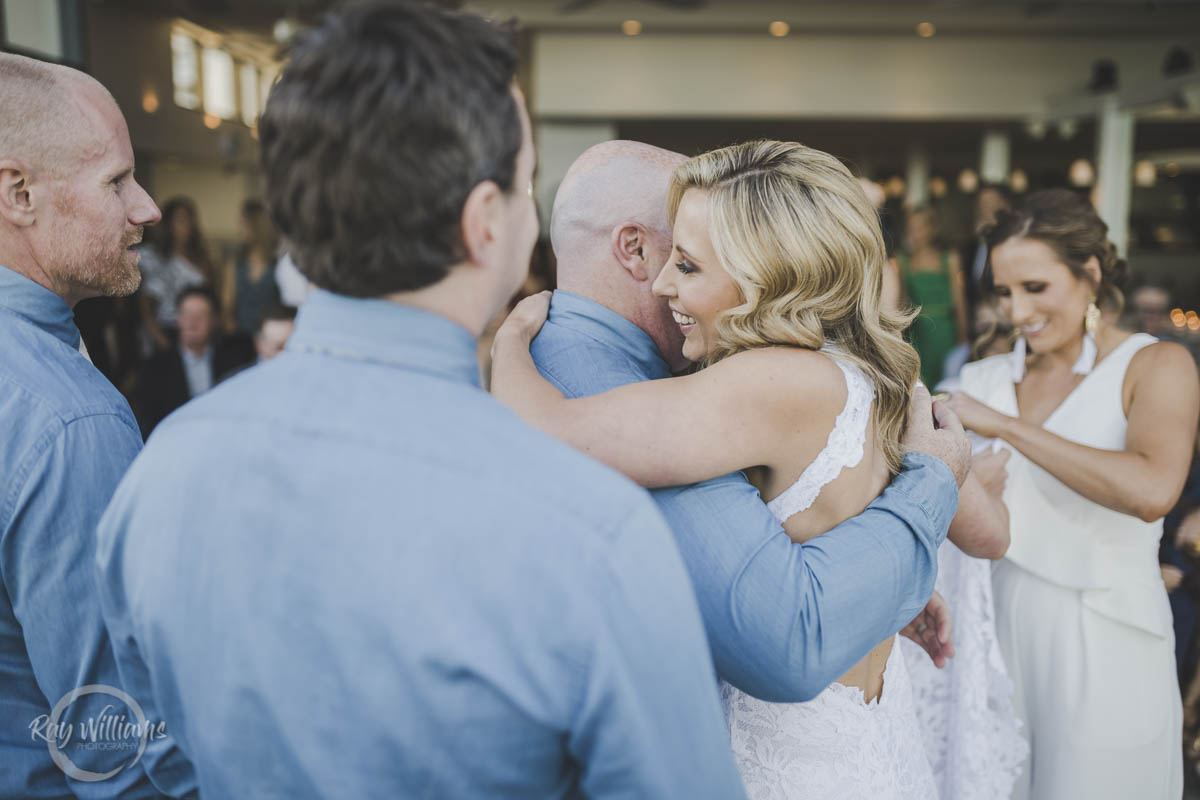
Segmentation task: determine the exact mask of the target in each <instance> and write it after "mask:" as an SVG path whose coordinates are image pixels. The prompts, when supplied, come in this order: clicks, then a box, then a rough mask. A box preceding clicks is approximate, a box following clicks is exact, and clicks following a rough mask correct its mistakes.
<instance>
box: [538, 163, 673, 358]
mask: <svg viewBox="0 0 1200 800" xmlns="http://www.w3.org/2000/svg"><path fill="white" fill-rule="evenodd" d="M685 160H686V158H685V157H684V156H682V155H680V154H678V153H672V152H671V151H669V150H663V149H662V148H659V147H654V146H652V145H648V144H643V143H641V142H630V141H620V140H617V141H611V142H603V143H601V144H598V145H596V146H594V147H591V148H589V149H588V150H587V151H585V152H584V153H583V155H581V156H580V157H579V158H578V159H576V161H575V163H574V164H572V165H571V168H570V169H569V170H568V171H567V175H566V177H564V178H563V180H562V183H561V184H560V185H559V187H558V193H557V194H556V195H555V197H554V214H553V216H552V218H551V222H550V240H551V243H552V244H553V246H554V254H555V257H556V258H557V259H558V288H560V289H564V290H566V291H569V292H574V293H576V294H579V295H583V296H584V297H587V298H588V299H590V300H594V301H596V302H597V303H600V304H601V305H603V306H606V307H608V308H610V309H612V310H613V311H615V312H617V313H618V314H620V315H621V316H623V317H625V318H626V319H628V320H629V321H630V322H632V323H634V324H635V325H637V326H638V327H640V328H641V329H642V330H644V331H645V332H646V333H647V334H649V336H650V338H652V339H653V340H654V344H655V345H656V346H657V347H658V349H659V352H660V353H662V355H663V358H665V359H666V361H667V363H668V364H670V365H671V367H672V368H673V369H681V368H683V367H684V366H686V365H687V363H688V362H687V360H686V359H684V358H683V356H682V352H681V349H682V345H683V338H682V336H681V335H680V333H679V326H678V325H676V324H675V322H674V320H672V319H671V312H670V310H669V309H668V308H667V305H666V303H665V302H664V301H663V300H662V299H661V298H657V297H655V296H654V293H653V291H652V286H653V284H654V279H655V278H656V277H658V273H659V271H660V270H661V269H662V266H663V264H664V263H665V262H666V260H667V258H668V256H669V255H670V253H671V229H670V225H669V223H668V221H667V190H668V188H669V185H670V178H671V172H672V171H673V170H674V169H675V167H677V166H678V165H679V164H681V163H683V162H684V161H685Z"/></svg>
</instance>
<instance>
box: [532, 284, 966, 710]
mask: <svg viewBox="0 0 1200 800" xmlns="http://www.w3.org/2000/svg"><path fill="white" fill-rule="evenodd" d="M532 353H533V358H534V361H535V362H536V363H537V365H538V369H539V370H540V371H541V373H542V374H543V375H544V376H545V377H546V379H547V380H549V381H551V382H552V383H554V385H555V386H557V387H558V388H559V390H560V391H562V392H563V393H564V394H566V395H568V396H571V397H578V396H587V395H592V394H598V393H600V392H604V391H607V390H609V389H612V388H615V387H617V386H621V385H623V384H627V383H633V382H634V381H643V380H652V379H655V378H665V377H669V375H670V371H669V368H668V367H667V364H666V362H665V361H663V359H662V357H661V356H660V355H659V352H658V350H657V349H656V347H655V345H654V341H653V340H652V339H651V338H650V337H649V336H648V335H647V334H646V333H645V332H644V331H642V330H641V329H640V328H638V327H637V326H636V325H634V324H633V323H632V322H630V321H628V320H626V319H625V318H623V317H621V316H620V315H619V314H616V313H614V312H613V311H610V310H609V309H607V308H605V307H603V306H601V305H599V304H597V303H594V302H592V301H591V300H588V299H586V298H584V297H580V296H579V295H576V294H572V293H570V292H564V291H556V292H555V293H554V297H553V300H552V301H551V305H550V317H549V319H548V320H547V322H546V324H545V325H544V326H543V327H542V330H541V332H540V333H539V334H538V336H537V338H536V339H534V341H533V346H532ZM653 496H654V499H655V500H656V501H657V502H658V507H659V509H660V510H661V511H662V512H663V515H664V516H665V517H666V518H667V521H668V522H669V523H670V525H671V529H672V530H673V531H674V533H675V541H676V543H677V544H678V545H679V550H680V552H681V553H682V555H683V559H684V563H685V564H686V565H687V568H688V572H689V573H690V575H691V578H692V585H693V586H694V588H695V590H696V596H697V599H698V600H699V603H700V612H701V614H702V615H703V618H704V624H705V628H706V629H707V632H708V641H709V645H710V646H711V647H712V653H713V660H714V662H715V663H716V668H717V672H718V674H719V675H720V676H721V677H722V678H723V679H725V680H726V681H728V682H730V683H732V684H733V685H734V686H736V687H738V688H739V689H741V690H742V691H744V692H746V693H748V694H751V695H754V696H756V697H759V698H762V699H764V700H769V701H775V702H798V701H804V700H810V699H812V698H813V697H815V696H816V695H817V694H818V693H819V692H820V691H821V690H822V689H824V688H825V687H826V686H828V685H829V684H830V683H832V682H833V681H835V680H837V678H839V677H840V676H841V675H843V674H844V673H845V672H846V670H848V669H849V668H850V667H851V666H852V665H854V664H855V663H857V662H858V661H859V660H861V659H862V657H863V656H865V655H866V654H867V653H868V652H869V651H870V650H871V648H873V647H874V646H875V645H877V644H879V642H881V641H883V640H884V639H886V638H887V637H888V636H891V635H892V634H894V633H895V632H896V631H898V630H899V629H900V628H902V627H904V626H905V625H907V624H908V623H909V622H910V621H911V620H912V619H913V617H915V616H916V615H917V613H918V612H919V611H920V610H921V609H922V608H923V607H924V605H925V603H926V602H927V601H928V600H929V596H930V594H931V593H932V592H933V583H934V579H935V578H936V577H937V549H938V546H939V545H940V544H941V542H942V540H943V539H944V538H945V536H946V531H947V530H948V529H949V526H950V520H951V519H952V518H953V517H954V513H955V511H956V510H957V508H958V488H957V484H956V483H955V480H954V476H953V474H952V473H951V472H950V469H949V468H948V467H947V466H946V465H945V464H944V463H942V462H941V461H939V460H938V459H936V458H933V457H932V456H927V455H920V454H909V455H907V456H905V458H904V469H903V471H902V472H901V473H900V475H899V476H897V478H896V480H895V481H893V483H892V485H891V486H890V487H889V488H888V489H887V490H886V491H885V492H884V493H883V495H882V496H880V497H879V498H878V499H877V500H876V501H875V502H873V503H872V504H871V505H870V506H869V507H868V508H867V509H866V510H865V511H864V512H863V513H862V514H861V515H859V516H857V517H854V518H853V519H850V520H848V521H846V522H844V523H842V524H841V525H839V526H837V527H836V528H834V529H833V530H832V531H829V532H828V533H826V534H824V535H822V536H818V537H816V538H814V539H811V540H809V541H808V542H805V543H804V544H797V543H795V542H793V541H792V540H791V539H790V538H788V536H787V534H786V533H784V531H783V528H782V527H781V526H780V525H779V523H778V522H776V521H775V519H774V517H772V516H771V513H770V512H769V511H768V510H767V507H766V506H765V505H764V504H763V503H762V501H761V500H760V498H759V496H758V490H757V489H755V488H754V487H753V486H752V485H751V484H750V482H749V481H747V480H746V477H745V476H744V475H743V474H742V473H740V472H737V473H733V474H730V475H725V476H723V477H720V478H717V479H715V480H710V481H706V482H704V483H700V484H697V485H694V486H688V487H674V488H669V489H659V490H657V491H655V492H653Z"/></svg>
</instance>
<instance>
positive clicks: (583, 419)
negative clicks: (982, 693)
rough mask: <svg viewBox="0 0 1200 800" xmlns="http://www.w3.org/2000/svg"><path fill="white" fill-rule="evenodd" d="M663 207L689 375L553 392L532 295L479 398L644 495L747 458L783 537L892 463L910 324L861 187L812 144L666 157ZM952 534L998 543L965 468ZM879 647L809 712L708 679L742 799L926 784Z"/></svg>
mask: <svg viewBox="0 0 1200 800" xmlns="http://www.w3.org/2000/svg"><path fill="white" fill-rule="evenodd" d="M669 212H670V217H671V220H672V225H673V236H674V244H673V250H672V253H671V258H670V259H669V260H668V262H667V264H666V265H664V266H663V268H662V271H661V273H660V274H659V276H658V279H657V281H656V283H655V292H656V294H658V295H659V296H661V297H663V298H664V299H665V301H666V302H667V303H668V304H669V305H670V307H671V310H672V313H673V314H674V316H675V321H676V323H677V324H678V325H679V328H680V331H681V332H682V334H683V336H684V344H683V353H684V355H685V356H686V357H687V358H688V359H690V360H692V361H695V362H700V363H701V364H703V366H704V368H703V369H700V370H697V371H696V372H694V373H693V374H690V375H686V376H683V377H678V378H670V379H665V380H657V381H646V382H643V383H639V384H633V385H629V386H624V387H621V388H619V389H615V390H613V391H610V392H607V393H604V394H601V395H596V396H593V397H588V398H580V399H572V400H567V399H564V398H563V396H562V395H561V393H559V392H558V390H557V389H555V388H554V387H553V386H552V385H550V384H549V383H547V382H546V381H544V380H542V379H541V377H540V376H539V375H538V373H537V371H536V368H535V367H534V366H533V363H532V360H531V359H530V357H529V352H528V348H529V343H530V341H531V340H532V338H533V337H534V335H536V333H537V331H538V329H539V328H540V326H541V324H542V322H543V321H544V320H545V315H546V308H547V305H548V300H547V298H546V297H545V296H534V297H533V298H530V299H528V300H526V301H524V302H523V303H522V304H521V305H519V306H518V308H517V310H515V311H514V312H513V314H512V315H511V316H510V318H509V319H508V321H506V322H505V324H504V325H503V326H502V327H501V329H500V331H499V333H498V334H497V337H496V342H495V345H494V348H493V352H494V356H495V364H494V367H493V369H494V374H493V392H494V393H495V394H496V395H497V396H498V397H499V398H500V399H501V400H503V401H505V402H506V403H508V404H510V405H511V406H513V407H514V408H515V409H517V411H518V412H519V413H520V414H521V415H522V416H523V417H524V418H525V419H526V420H527V421H529V422H530V423H531V424H534V425H536V426H538V427H540V428H542V429H544V430H547V431H548V432H550V433H552V434H553V435H555V436H557V437H559V438H561V439H563V440H565V441H567V442H569V443H571V444H573V445H574V446H576V447H578V448H580V449H581V450H583V451H585V452H587V453H589V454H591V455H592V456H593V457H595V458H597V459H599V460H601V461H603V462H605V463H607V464H609V465H610V466H613V467H614V468H616V469H618V470H620V471H621V472H623V473H625V474H626V475H628V476H629V477H631V478H633V479H634V480H636V481H638V482H639V483H641V484H642V485H643V486H647V487H656V486H671V485H676V484H685V483H693V482H696V481H700V480H704V479H708V478H712V477H714V476H717V475H722V474H725V473H727V472H729V471H731V470H736V469H743V468H745V469H747V470H748V471H749V472H751V473H752V478H753V480H754V481H755V483H756V485H757V486H758V487H759V489H760V491H761V493H762V496H763V497H764V498H769V502H768V507H769V508H770V509H771V511H772V512H773V513H774V514H775V516H776V517H777V518H778V519H779V520H780V521H781V523H782V524H783V526H784V529H785V530H786V531H787V532H788V534H789V535H790V536H791V537H792V538H793V539H795V540H797V541H805V540H808V539H810V538H813V537H815V536H817V535H819V534H821V533H823V532H825V531H827V530H829V529H830V528H832V527H833V526H835V525H837V524H838V523H840V522H842V521H844V520H846V519H848V518H850V517H852V516H855V515H857V514H859V513H861V512H862V511H863V509H865V508H866V506H867V505H868V504H870V503H871V501H872V500H874V499H875V498H876V497H878V495H879V494H880V492H881V491H882V490H883V489H884V487H885V486H886V485H887V484H888V482H889V480H890V479H891V477H892V476H894V475H895V474H896V472H897V469H898V467H899V465H900V461H901V457H902V448H901V444H900V437H901V434H902V431H903V429H904V425H905V422H906V420H907V414H908V410H909V407H910V397H911V394H912V389H913V385H914V383H915V382H916V379H917V372H918V362H917V356H916V353H915V351H913V349H912V348H911V347H909V346H908V345H907V344H906V343H905V342H904V341H903V339H902V338H901V336H900V331H901V330H902V329H903V327H904V326H905V324H906V323H907V321H908V320H907V318H906V317H905V316H903V315H900V314H896V313H892V312H889V311H886V310H883V309H882V308H881V307H880V287H881V274H882V268H883V264H884V247H883V240H882V237H881V235H880V230H879V225H878V220H877V217H876V214H875V210H874V208H873V207H872V206H871V204H870V203H869V202H868V200H867V198H866V196H865V195H864V194H863V191H862V189H861V187H860V186H859V184H858V182H857V181H856V180H855V179H854V178H853V177H852V176H851V175H850V173H849V172H848V171H847V170H846V168H845V167H844V166H843V165H842V164H841V163H840V162H839V161H838V160H837V159H836V158H834V157H832V156H830V155H828V154H827V153H822V152H820V151H817V150H812V149H810V148H806V147H803V146H802V145H798V144H794V143H784V142H766V141H764V142H752V143H748V144H743V145H737V146H734V147H728V148H724V149H722V150H717V151H714V152H711V153H707V154H704V155H701V156H698V157H696V158H693V159H691V160H690V161H687V162H685V163H684V164H682V165H680V166H679V167H678V168H677V169H676V171H675V173H674V175H673V178H672V186H671V192H670V196H669ZM655 409H657V410H658V411H659V413H657V414H654V413H653V411H654V410H655ZM938 415H939V418H940V419H941V421H942V422H943V423H944V424H946V425H949V426H956V425H957V421H956V419H955V418H954V415H953V413H951V412H949V411H948V409H944V408H939V409H938ZM950 536H951V538H953V539H954V540H955V541H956V542H957V543H958V545H959V546H960V547H962V548H963V549H964V550H967V551H968V552H971V553H974V554H976V555H982V556H986V557H998V556H999V555H1000V554H1002V553H1003V552H1004V550H1005V549H1006V548H1007V519H1006V517H1005V516H1004V511H1003V507H1002V506H999V505H998V504H997V503H996V502H995V501H993V500H992V499H991V498H990V497H988V496H987V495H986V493H985V492H984V491H983V489H982V487H980V486H979V485H978V483H976V482H975V481H974V480H973V479H972V478H970V477H968V479H967V482H966V483H964V485H963V488H962V495H961V500H960V506H959V512H958V515H957V516H956V518H955V522H954V524H953V525H952V527H951V532H950ZM828 635H831V636H832V635H836V632H834V631H831V632H829V634H828ZM893 643H894V637H892V638H889V639H887V640H886V641H884V642H881V643H880V644H879V645H878V646H877V647H876V648H875V649H874V650H872V651H871V652H870V653H869V654H867V656H866V657H865V658H864V659H863V660H862V661H861V662H859V663H858V664H857V665H855V666H854V667H853V668H851V669H850V671H849V672H847V673H846V674H845V675H844V676H843V677H842V678H841V679H840V680H839V681H838V682H837V683H835V684H834V685H832V686H831V687H829V688H828V689H826V690H825V691H824V692H822V693H821V694H820V695H818V696H817V698H815V699H814V700H812V701H810V702H808V703H793V704H783V703H767V702H763V701H760V700H757V699H755V698H753V697H750V696H748V695H745V694H743V693H742V692H740V691H738V690H736V689H734V688H733V687H731V686H725V687H723V699H724V701H725V711H726V716H727V718H728V720H729V727H730V735H731V739H732V744H733V749H734V753H735V756H736V757H737V759H738V763H739V768H740V769H741V771H742V776H743V779H744V781H745V783H746V785H747V789H748V791H749V794H750V795H751V796H754V797H765V798H784V797H787V798H796V797H812V798H829V797H846V798H851V797H854V798H857V797H864V798H865V797H871V798H923V799H924V798H928V797H932V796H934V795H935V790H934V788H933V783H932V777H931V773H930V769H929V765H928V763H927V761H926V758H925V755H924V751H923V749H922V746H921V740H920V733H919V731H918V729H917V727H916V720H915V717H914V715H913V710H912V705H911V696H910V694H909V689H908V684H907V678H906V675H905V673H904V664H903V660H902V659H901V658H900V657H899V654H898V653H894V651H893ZM885 683H886V691H884V688H885Z"/></svg>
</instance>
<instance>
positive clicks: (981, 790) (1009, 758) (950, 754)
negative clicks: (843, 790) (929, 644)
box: [899, 541, 1029, 800]
mask: <svg viewBox="0 0 1200 800" xmlns="http://www.w3.org/2000/svg"><path fill="white" fill-rule="evenodd" d="M937 590H938V592H940V593H941V594H942V596H943V597H944V598H945V599H946V602H947V603H948V604H949V606H950V608H951V609H952V611H953V614H954V649H955V653H956V654H955V657H954V658H953V659H952V660H951V661H950V663H948V664H947V665H946V666H945V667H944V668H943V669H938V668H937V667H935V666H934V665H933V662H932V661H930V659H929V656H928V655H927V654H926V653H925V651H924V650H922V649H921V648H920V647H919V646H917V645H916V644H915V643H913V642H910V641H908V640H907V639H902V640H901V642H900V648H899V649H901V650H902V651H903V653H904V659H905V663H906V664H907V666H908V671H909V675H910V677H911V680H912V695H913V699H914V702H915V709H916V716H917V719H918V721H919V722H920V727H921V734H922V737H923V739H924V744H925V752H926V754H927V755H928V758H929V763H930V765H931V766H932V768H933V773H934V779H935V781H936V782H937V786H938V790H939V793H938V796H940V797H941V798H943V800H1001V799H1003V800H1007V798H1009V797H1011V796H1012V791H1013V785H1014V784H1015V783H1016V781H1017V779H1018V778H1019V777H1020V775H1021V768H1022V765H1023V764H1024V763H1025V759H1026V758H1027V757H1028V756H1029V745H1028V744H1027V743H1026V741H1025V738H1024V737H1023V736H1022V734H1021V723H1020V721H1019V720H1018V719H1017V717H1016V714H1015V712H1014V710H1013V703H1012V693H1013V684H1012V681H1011V679H1010V678H1009V676H1008V672H1007V671H1006V670H1005V667H1004V661H1003V658H1002V657H1001V654H1000V645H999V642H998V640H997V638H996V622H995V611H994V603H993V600H992V578H991V563H990V562H988V561H985V560H983V559H979V558H972V557H970V556H968V555H966V554H965V553H963V552H962V551H961V550H959V549H958V548H957V547H955V546H954V544H953V543H952V542H949V541H947V542H945V543H943V544H942V546H941V548H939V550H938V577H937Z"/></svg>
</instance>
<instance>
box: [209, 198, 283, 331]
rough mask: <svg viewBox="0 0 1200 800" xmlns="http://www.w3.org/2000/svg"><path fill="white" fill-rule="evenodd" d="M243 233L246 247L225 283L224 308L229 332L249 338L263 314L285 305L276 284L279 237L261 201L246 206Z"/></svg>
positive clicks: (228, 270)
mask: <svg viewBox="0 0 1200 800" xmlns="http://www.w3.org/2000/svg"><path fill="white" fill-rule="evenodd" d="M239 231H240V234H241V237H242V244H241V246H240V247H239V248H238V253H237V255H236V256H235V257H234V259H233V261H232V262H231V263H229V264H228V265H226V267H225V275H224V278H223V279H222V281H221V291H222V295H221V307H222V309H223V322H224V326H225V330H226V331H227V332H229V333H233V332H235V331H237V332H240V333H243V334H247V335H249V334H253V333H254V332H255V330H256V328H257V325H258V323H259V321H260V320H261V319H262V316H263V313H264V312H266V311H267V309H269V308H271V307H272V306H277V305H279V304H280V302H281V299H280V296H279V284H278V283H277V282H276V280H275V262H276V260H277V259H278V256H279V234H278V233H276V231H275V226H274V225H273V224H272V223H271V217H270V215H269V214H268V213H267V207H266V206H265V205H263V203H262V201H261V200H247V201H246V202H245V203H243V204H242V216H241V219H240V221H239Z"/></svg>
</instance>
